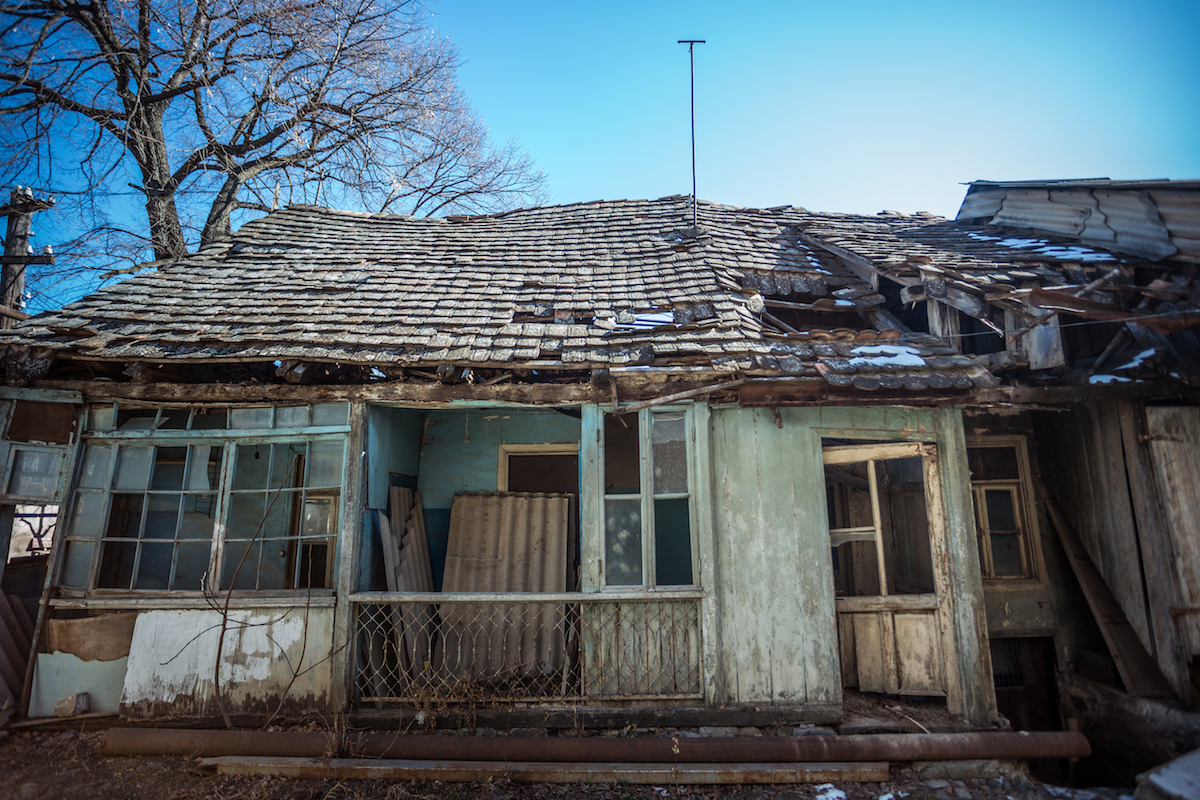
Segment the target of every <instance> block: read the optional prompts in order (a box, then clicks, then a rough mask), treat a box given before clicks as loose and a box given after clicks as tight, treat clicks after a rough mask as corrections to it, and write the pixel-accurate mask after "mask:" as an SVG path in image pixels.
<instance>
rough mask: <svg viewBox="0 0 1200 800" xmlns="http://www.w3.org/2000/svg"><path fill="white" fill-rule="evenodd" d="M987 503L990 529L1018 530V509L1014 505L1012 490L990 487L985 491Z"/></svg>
mask: <svg viewBox="0 0 1200 800" xmlns="http://www.w3.org/2000/svg"><path fill="white" fill-rule="evenodd" d="M984 494H985V497H986V499H985V502H986V503H987V515H988V529H989V530H992V531H1015V530H1017V516H1016V509H1015V508H1014V507H1013V496H1012V492H1011V491H1009V490H1008V489H988V490H987V491H986V492H985V493H984Z"/></svg>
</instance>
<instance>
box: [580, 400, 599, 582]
mask: <svg viewBox="0 0 1200 800" xmlns="http://www.w3.org/2000/svg"><path fill="white" fill-rule="evenodd" d="M603 431H604V412H603V411H602V410H601V409H600V406H597V405H586V406H584V407H583V415H582V419H581V431H580V436H579V509H580V515H579V516H580V531H579V536H580V552H581V553H582V554H583V563H582V566H581V568H580V571H581V573H582V575H581V576H580V583H581V586H582V590H583V591H585V592H598V591H600V589H601V588H603V586H604V580H603V575H602V572H601V569H602V566H603V565H602V564H601V558H600V554H603V553H604V463H603V461H602V456H601V447H600V436H601V434H602V433H603Z"/></svg>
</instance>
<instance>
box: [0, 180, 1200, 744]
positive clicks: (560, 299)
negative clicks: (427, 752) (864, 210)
mask: <svg viewBox="0 0 1200 800" xmlns="http://www.w3.org/2000/svg"><path fill="white" fill-rule="evenodd" d="M1198 188H1200V187H1198V186H1197V184H1194V183H1187V184H1184V183H1178V182H1176V183H1170V182H1160V183H1147V184H1142V183H1138V184H1118V183H1113V182H1101V183H1095V182H1091V183H1089V182H1082V183H1071V184H1066V183H1062V184H1056V183H1051V184H1047V183H1042V184H984V183H977V184H973V185H972V186H971V188H970V190H969V193H968V195H967V197H966V200H965V202H964V204H963V209H962V212H961V213H960V215H959V218H958V219H957V220H955V221H947V220H944V219H941V218H938V217H933V216H930V215H916V216H907V215H901V214H894V213H890V212H884V213H883V214H881V215H878V216H872V217H866V216H853V215H845V214H824V213H812V212H808V211H806V210H804V209H801V208H793V207H784V208H774V209H766V210H759V209H743V208H734V207H729V206H722V205H717V204H713V203H707V202H700V203H699V204H698V207H697V208H696V209H694V210H695V223H694V224H693V208H692V203H691V201H690V200H689V198H687V197H679V196H675V197H666V198H662V199H659V200H654V201H615V202H593V203H583V204H576V205H567V206H560V207H551V208H537V209H527V210H518V211H512V212H507V213H503V214H495V215H487V216H476V217H465V216H451V217H448V218H445V219H412V218H407V217H401V216H391V215H369V214H357V213H349V212H341V211H334V210H330V209H326V208H318V207H307V206H306V207H291V208H287V209H284V210H280V211H275V212H272V213H270V214H269V215H267V216H265V217H262V218H260V219H257V220H255V221H253V222H249V223H247V224H245V225H244V226H243V227H242V228H241V229H240V230H239V231H238V232H237V233H236V234H234V235H233V236H232V237H231V238H230V239H229V240H228V241H224V242H221V243H217V244H212V245H209V246H206V247H204V248H202V249H201V250H200V251H199V252H198V253H196V254H195V255H193V256H190V257H187V258H184V259H181V260H179V261H176V262H171V263H160V264H156V265H154V266H155V267H157V268H156V269H152V270H148V271H145V272H142V273H140V274H138V275H136V276H134V277H131V278H129V279H127V280H125V281H123V282H121V283H117V284H115V285H112V286H110V287H108V288H106V289H103V290H101V291H99V292H97V293H96V294H93V295H91V296H89V297H86V298H84V299H83V300H81V301H79V302H77V303H73V304H71V305H69V306H67V307H66V308H64V309H62V310H61V311H57V312H48V313H44V314H41V315H38V316H36V317H34V318H32V319H28V320H26V321H24V322H22V323H20V324H19V325H17V326H16V327H15V328H14V329H12V330H8V331H4V332H0V347H2V348H3V352H4V363H3V367H4V369H5V371H6V376H7V384H8V388H5V389H4V390H3V392H2V393H0V398H4V400H3V415H4V416H3V420H2V422H3V425H2V427H0V431H3V432H4V439H3V443H2V447H3V451H4V459H3V462H2V463H3V464H4V469H5V472H4V475H3V476H2V479H0V487H2V492H3V494H2V496H0V502H2V503H3V506H2V507H3V509H4V511H5V514H6V517H5V519H6V521H7V522H9V523H11V520H12V518H13V514H14V510H15V509H17V508H29V507H48V508H49V509H51V511H52V512H53V513H55V514H56V515H57V528H56V532H55V534H54V546H53V550H52V555H51V557H50V559H49V563H48V567H47V575H46V579H45V583H44V587H45V589H44V592H43V594H42V596H41V597H39V598H36V601H37V603H38V604H36V605H35V610H36V611H37V620H36V626H35V628H34V631H33V637H32V639H33V641H32V642H31V643H30V644H31V652H32V655H31V660H30V662H29V664H28V668H27V670H26V674H25V676H24V680H23V681H21V680H17V681H16V684H15V686H14V693H15V694H17V695H18V696H17V697H15V698H14V700H13V703H14V705H17V706H20V707H21V708H22V709H24V713H26V714H28V715H30V716H39V715H48V714H52V713H53V712H54V706H55V703H56V701H58V700H59V699H60V698H62V697H65V696H68V695H71V694H73V693H76V692H81V691H86V692H88V693H89V695H90V698H91V707H92V710H93V712H97V711H99V712H114V713H115V712H119V713H120V714H121V715H123V716H125V717H127V718H134V719H146V718H163V717H187V716H193V717H195V716H199V717H214V716H216V715H218V714H221V713H225V714H228V715H230V716H231V717H239V716H242V717H244V716H255V717H257V718H259V719H261V718H262V717H267V716H270V715H271V714H273V713H276V712H280V713H286V714H290V715H294V714H297V713H303V712H314V713H315V712H320V713H325V714H328V713H330V712H338V711H343V710H349V711H350V712H352V713H353V714H356V715H358V717H357V718H358V719H363V720H369V719H371V718H372V715H373V714H374V715H386V714H387V713H388V710H389V709H397V708H399V709H405V710H407V711H409V712H410V713H411V711H412V710H414V709H431V708H442V709H452V708H454V707H455V705H456V704H469V705H470V707H471V708H472V709H473V710H474V712H475V713H476V714H478V715H485V712H486V711H487V710H488V709H495V708H499V709H502V714H501V713H497V714H493V715H492V716H491V717H489V718H488V719H489V720H490V721H489V722H488V723H487V724H489V725H493V726H500V725H504V724H512V725H527V724H531V723H530V722H529V720H537V721H536V722H535V723H532V724H537V725H541V726H545V725H547V724H549V725H555V724H561V725H567V726H570V725H579V724H585V725H598V726H606V725H607V726H614V725H616V726H620V725H623V724H625V722H624V721H634V722H638V721H642V723H641V724H644V723H645V721H647V720H650V721H657V723H658V724H673V725H762V726H767V725H779V724H791V725H796V724H803V723H818V724H828V723H836V722H838V721H840V720H841V719H842V718H843V715H844V709H843V697H844V691H847V690H855V691H859V692H868V693H884V694H888V695H899V696H914V697H924V698H934V700H932V701H931V702H935V703H944V707H945V709H946V711H947V712H948V714H950V715H952V716H953V717H955V718H958V719H959V720H961V721H962V724H963V725H966V726H969V727H976V728H988V727H993V726H996V725H998V724H1002V717H1005V718H1008V719H1010V720H1011V721H1012V722H1013V724H1014V725H1016V726H1017V727H1022V728H1029V729H1039V728H1041V729H1056V728H1062V727H1063V726H1064V725H1067V724H1068V722H1069V721H1070V720H1078V722H1079V724H1080V725H1081V726H1082V727H1083V729H1084V731H1085V732H1087V731H1089V730H1093V729H1099V728H1098V727H1097V726H1103V725H1104V724H1106V723H1105V720H1106V719H1110V718H1112V715H1113V714H1115V713H1121V714H1127V715H1137V714H1141V715H1142V717H1145V718H1150V717H1153V716H1154V714H1158V713H1159V710H1161V715H1160V716H1159V717H1155V719H1156V720H1157V722H1156V723H1155V724H1158V725H1159V726H1160V727H1161V726H1163V725H1173V726H1174V730H1176V731H1179V730H1185V729H1187V730H1191V731H1192V733H1191V734H1187V735H1192V734H1194V733H1195V732H1196V731H1197V730H1200V727H1193V728H1188V726H1194V722H1192V719H1193V717H1191V716H1189V712H1188V709H1189V708H1190V707H1191V704H1192V703H1193V702H1194V700H1195V697H1196V694H1197V687H1196V684H1195V680H1196V675H1197V672H1196V666H1197V660H1196V657H1197V656H1198V655H1200V616H1196V610H1197V608H1198V607H1200V553H1198V552H1197V550H1198V548H1200V534H1198V531H1197V520H1200V499H1198V488H1197V487H1198V485H1200V480H1198V478H1197V471H1198V470H1200V466H1198V465H1197V459H1196V457H1195V453H1196V452H1197V447H1198V446H1200V406H1197V404H1196V398H1197V387H1200V348H1198V347H1197V343H1196V335H1195V327H1194V326H1196V325H1197V324H1198V323H1200V309H1198V306H1197V303H1198V299H1200V298H1198V293H1200V288H1198V287H1197V283H1196V281H1195V280H1194V276H1195V273H1196V268H1197V262H1200V241H1198V240H1200V233H1198V231H1200V224H1198V221H1197V220H1198V219H1200V193H1198V192H1197V189H1198ZM10 526H11V525H10V524H9V525H6V526H5V527H6V528H7V527H10ZM6 535H7V534H6ZM1073 567H1074V569H1073ZM1076 576H1078V577H1076ZM1093 612H1094V613H1093ZM1147 698H1159V699H1147ZM1145 703H1150V704H1151V705H1153V706H1154V708H1155V709H1157V710H1155V711H1153V713H1151V711H1148V710H1147V708H1148V707H1147V706H1145V705H1144V704H1145ZM1139 704H1142V705H1139ZM476 718H477V717H474V716H473V717H472V719H476ZM478 718H479V719H482V718H483V717H482V716H480V717H478ZM496 720H507V723H505V722H496ZM480 724H484V723H482V722H480ZM1187 735H1185V736H1182V738H1180V737H1177V740H1176V744H1183V743H1185V742H1184V741H1183V740H1184V739H1186V736H1187ZM1197 744H1200V742H1197ZM1144 745H1145V746H1151V745H1150V744H1146V743H1144Z"/></svg>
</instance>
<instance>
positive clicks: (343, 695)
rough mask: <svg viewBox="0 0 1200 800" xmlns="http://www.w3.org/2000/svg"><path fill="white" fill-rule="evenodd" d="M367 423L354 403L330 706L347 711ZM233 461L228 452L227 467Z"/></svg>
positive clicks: (340, 543) (360, 405) (363, 524)
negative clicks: (351, 598) (351, 602)
mask: <svg viewBox="0 0 1200 800" xmlns="http://www.w3.org/2000/svg"><path fill="white" fill-rule="evenodd" d="M366 425H367V405H366V403H362V402H354V403H351V404H350V433H349V435H348V436H347V437H346V450H345V461H344V463H345V465H346V471H345V477H344V481H345V483H344V485H343V488H344V494H343V496H342V517H341V522H340V524H339V526H338V530H339V536H338V542H337V552H338V565H337V568H338V569H337V601H336V605H335V606H334V623H333V648H332V650H331V657H332V664H331V668H332V675H331V678H332V686H333V696H332V697H331V698H330V705H331V706H332V707H333V708H334V709H336V710H337V711H339V712H340V711H343V710H345V709H346V708H347V706H348V704H349V698H350V697H351V696H352V693H351V691H350V681H351V680H353V675H354V665H353V664H351V663H350V659H352V658H354V648H353V647H351V646H350V638H351V637H352V636H353V634H354V620H353V619H352V616H353V611H354V609H353V608H352V607H351V605H350V595H351V594H352V593H353V592H355V591H357V590H358V589H359V588H360V587H359V586H357V585H356V584H357V579H358V575H359V563H358V559H359V554H360V553H361V552H362V538H363V536H364V535H365V534H366V531H367V520H366V515H365V514H363V513H361V509H362V508H363V503H364V500H365V494H366V474H365V471H364V466H365V463H364V462H365V461H366V452H365V451H364V449H363V438H364V436H363V434H364V432H365V429H366ZM230 460H231V459H230V458H229V455H228V454H226V456H225V462H226V468H228V464H229V462H230ZM220 518H221V517H218V519H220Z"/></svg>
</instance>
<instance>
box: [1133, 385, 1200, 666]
mask: <svg viewBox="0 0 1200 800" xmlns="http://www.w3.org/2000/svg"><path fill="white" fill-rule="evenodd" d="M1146 427H1147V433H1148V442H1149V447H1150V458H1151V461H1152V462H1153V465H1154V473H1155V479H1156V482H1157V485H1158V490H1159V494H1160V496H1161V498H1162V505H1163V512H1164V515H1165V517H1166V523H1167V531H1168V534H1169V537H1170V541H1171V549H1172V551H1173V556H1174V558H1173V559H1172V560H1173V562H1174V570H1175V584H1176V586H1177V591H1178V596H1177V598H1176V601H1177V603H1178V607H1183V608H1197V607H1200V462H1198V461H1197V455H1196V454H1197V453H1200V408H1196V407H1194V406H1147V407H1146ZM1175 621H1176V623H1177V624H1178V625H1179V630H1180V631H1181V632H1182V634H1183V638H1184V642H1185V646H1186V648H1187V652H1188V653H1189V655H1192V656H1195V655H1200V615H1197V614H1181V615H1177V616H1176V619H1175Z"/></svg>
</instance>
